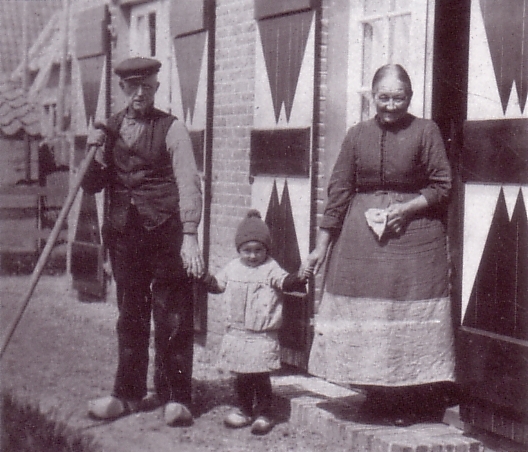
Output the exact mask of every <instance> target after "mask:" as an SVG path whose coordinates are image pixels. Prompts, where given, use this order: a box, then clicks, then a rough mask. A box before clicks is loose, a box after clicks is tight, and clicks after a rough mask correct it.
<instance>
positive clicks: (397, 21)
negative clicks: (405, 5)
mask: <svg viewBox="0 0 528 452" xmlns="http://www.w3.org/2000/svg"><path fill="white" fill-rule="evenodd" d="M410 24H411V15H410V14H406V15H404V16H396V17H393V18H392V19H391V20H390V21H389V33H390V34H389V42H390V47H391V52H390V55H389V61H390V62H392V63H399V64H401V65H402V66H403V67H407V63H408V57H409V42H410V38H411V35H410Z"/></svg>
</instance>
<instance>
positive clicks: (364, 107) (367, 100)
mask: <svg viewBox="0 0 528 452" xmlns="http://www.w3.org/2000/svg"><path fill="white" fill-rule="evenodd" d="M371 110H372V111H373V109H371V97H370V95H368V94H361V121H365V120H367V119H369V118H370V117H371V116H374V113H372V115H371Z"/></svg>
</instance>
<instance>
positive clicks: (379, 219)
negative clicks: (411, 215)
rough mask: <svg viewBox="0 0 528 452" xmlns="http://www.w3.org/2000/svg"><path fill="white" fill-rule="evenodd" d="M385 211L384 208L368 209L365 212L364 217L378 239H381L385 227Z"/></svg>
mask: <svg viewBox="0 0 528 452" xmlns="http://www.w3.org/2000/svg"><path fill="white" fill-rule="evenodd" d="M387 216H388V214H387V212H386V210H385V209H369V210H367V211H366V212H365V218H366V219H367V224H368V225H369V227H370V229H372V231H374V234H376V237H377V239H378V240H381V237H382V236H383V233H384V232H385V228H386V227H387Z"/></svg>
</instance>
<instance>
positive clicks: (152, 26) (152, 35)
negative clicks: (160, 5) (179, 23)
mask: <svg viewBox="0 0 528 452" xmlns="http://www.w3.org/2000/svg"><path fill="white" fill-rule="evenodd" d="M148 18H149V44H150V56H156V13H150V14H149V16H148Z"/></svg>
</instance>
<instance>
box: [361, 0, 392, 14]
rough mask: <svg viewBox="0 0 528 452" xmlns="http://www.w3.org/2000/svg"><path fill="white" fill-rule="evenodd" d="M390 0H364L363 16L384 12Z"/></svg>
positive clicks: (386, 10)
mask: <svg viewBox="0 0 528 452" xmlns="http://www.w3.org/2000/svg"><path fill="white" fill-rule="evenodd" d="M389 1H390V0H365V3H364V4H363V10H364V12H365V16H373V15H379V14H385V13H387V12H388V11H389Z"/></svg>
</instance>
